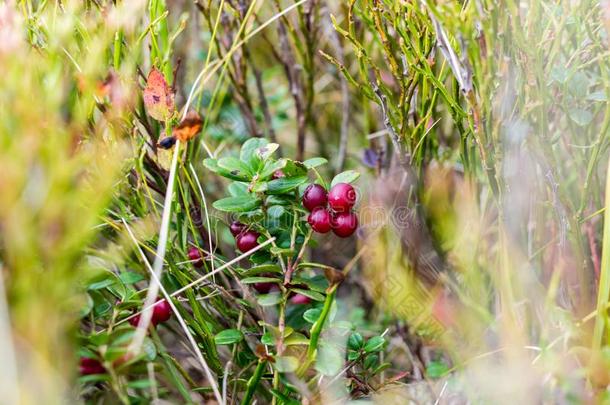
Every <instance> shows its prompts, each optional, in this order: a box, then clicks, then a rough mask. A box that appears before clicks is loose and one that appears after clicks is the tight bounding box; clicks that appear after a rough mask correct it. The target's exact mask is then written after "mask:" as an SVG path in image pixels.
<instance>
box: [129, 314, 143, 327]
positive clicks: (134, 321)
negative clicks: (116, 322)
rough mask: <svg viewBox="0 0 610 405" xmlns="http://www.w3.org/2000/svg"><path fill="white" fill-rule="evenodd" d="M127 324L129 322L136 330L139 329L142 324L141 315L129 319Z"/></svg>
mask: <svg viewBox="0 0 610 405" xmlns="http://www.w3.org/2000/svg"><path fill="white" fill-rule="evenodd" d="M127 322H129V324H130V325H131V326H133V327H134V328H137V327H138V324H139V323H140V315H136V316H134V317H133V318H129V321H127Z"/></svg>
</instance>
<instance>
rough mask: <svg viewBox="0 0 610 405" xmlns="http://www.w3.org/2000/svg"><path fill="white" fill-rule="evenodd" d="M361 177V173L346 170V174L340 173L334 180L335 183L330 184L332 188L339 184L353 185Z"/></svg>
mask: <svg viewBox="0 0 610 405" xmlns="http://www.w3.org/2000/svg"><path fill="white" fill-rule="evenodd" d="M358 177H360V173H358V172H357V171H354V170H346V171H344V172H341V173H339V174H338V175H336V176H335V177H334V178H333V181H332V182H331V183H330V186H331V187H332V186H334V185H335V184H337V183H353V182H354V181H356V180H358Z"/></svg>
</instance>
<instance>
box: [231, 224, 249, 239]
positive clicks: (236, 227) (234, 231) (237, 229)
mask: <svg viewBox="0 0 610 405" xmlns="http://www.w3.org/2000/svg"><path fill="white" fill-rule="evenodd" d="M229 230H230V231H231V235H233V236H237V235H239V234H240V233H242V232H243V231H245V230H246V225H244V224H242V223H241V222H239V221H233V222H231V225H229Z"/></svg>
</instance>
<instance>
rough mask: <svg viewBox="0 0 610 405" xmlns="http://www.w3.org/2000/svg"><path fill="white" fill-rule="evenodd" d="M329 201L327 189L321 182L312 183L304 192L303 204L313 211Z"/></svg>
mask: <svg viewBox="0 0 610 405" xmlns="http://www.w3.org/2000/svg"><path fill="white" fill-rule="evenodd" d="M327 202H328V196H327V193H326V190H324V187H322V186H321V185H319V184H310V185H309V186H307V188H306V189H305V192H304V193H303V206H304V207H305V208H307V210H308V211H313V210H314V208H316V207H324V206H326V203H327Z"/></svg>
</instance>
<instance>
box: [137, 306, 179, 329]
mask: <svg viewBox="0 0 610 405" xmlns="http://www.w3.org/2000/svg"><path fill="white" fill-rule="evenodd" d="M171 317H172V307H171V306H170V305H169V303H168V302H167V301H165V300H160V301H157V303H156V304H155V306H154V307H153V313H152V318H151V320H150V321H151V323H152V324H153V326H157V325H158V324H160V323H163V322H167V321H169V318H171ZM129 323H130V324H131V325H132V326H134V327H137V326H138V323H140V315H136V316H134V317H133V318H129Z"/></svg>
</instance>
